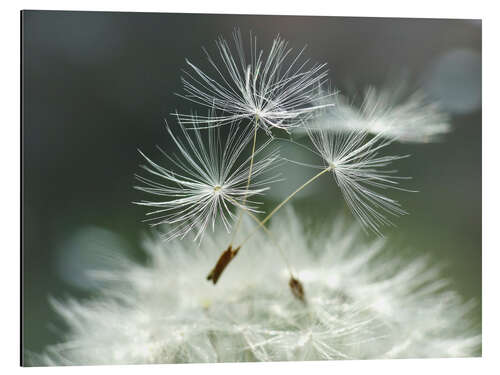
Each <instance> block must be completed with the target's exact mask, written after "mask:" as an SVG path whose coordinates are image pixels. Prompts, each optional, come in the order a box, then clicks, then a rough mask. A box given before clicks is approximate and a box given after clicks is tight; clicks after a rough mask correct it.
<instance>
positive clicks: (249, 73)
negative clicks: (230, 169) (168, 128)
mask: <svg viewBox="0 0 500 375" xmlns="http://www.w3.org/2000/svg"><path fill="white" fill-rule="evenodd" d="M233 41H234V43H233V47H231V45H230V43H229V42H227V41H226V40H225V39H224V38H222V37H219V39H218V40H217V42H216V46H217V52H218V57H219V58H218V59H214V58H213V57H212V56H211V55H210V54H209V53H208V52H207V51H206V50H205V53H206V55H207V58H208V61H209V63H210V66H211V68H212V72H209V73H205V72H204V71H203V70H201V69H200V68H198V67H197V66H195V65H194V64H192V63H191V62H190V61H189V60H186V61H187V64H188V65H189V67H190V69H189V70H186V71H184V74H185V77H183V78H182V83H183V86H184V89H185V92H186V93H185V94H184V95H180V96H181V97H183V98H185V99H187V100H189V101H192V102H194V103H197V104H200V105H202V106H205V107H208V108H210V109H213V110H215V111H216V112H217V114H214V115H212V116H207V117H199V116H198V117H195V116H193V115H190V114H187V115H185V114H181V115H179V116H180V118H181V119H182V120H183V121H185V122H186V123H198V122H200V121H201V122H203V123H205V124H206V123H208V124H210V125H212V126H220V125H224V124H226V123H230V122H232V121H238V120H244V119H246V120H250V121H256V123H257V126H259V127H260V128H262V129H264V130H266V131H267V132H268V134H270V132H271V129H273V128H279V129H284V130H289V129H293V128H295V127H297V126H300V125H301V124H302V121H304V120H305V119H307V118H308V117H309V116H310V115H311V114H312V113H313V112H314V111H316V110H317V109H320V108H326V107H329V106H332V105H333V104H331V103H325V104H318V105H314V102H320V101H324V100H325V98H327V97H329V96H330V94H324V93H322V92H321V91H320V90H318V87H321V86H322V85H323V84H324V83H325V81H326V80H327V75H328V73H327V71H326V69H325V67H326V64H310V63H309V60H307V59H303V58H302V53H303V51H304V49H302V50H301V51H300V52H298V53H294V51H293V50H292V49H291V48H289V47H288V43H287V42H286V41H285V40H283V39H282V38H280V37H279V36H278V37H276V38H275V39H274V41H273V43H272V46H271V48H270V49H269V51H268V52H267V53H264V51H263V50H260V49H258V48H257V38H256V37H254V36H252V34H250V38H249V52H250V53H246V52H245V47H244V43H243V38H242V36H241V33H240V31H239V30H235V31H234V32H233Z"/></svg>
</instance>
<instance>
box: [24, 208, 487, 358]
mask: <svg viewBox="0 0 500 375" xmlns="http://www.w3.org/2000/svg"><path fill="white" fill-rule="evenodd" d="M245 220H246V219H245ZM303 223H304V218H303V217H301V218H299V217H298V216H297V215H296V214H295V213H294V212H293V211H292V210H290V209H289V210H288V211H286V212H284V213H282V214H281V215H280V216H279V217H278V218H277V219H275V220H273V223H272V226H271V229H272V231H273V233H274V234H275V236H276V239H277V240H278V241H279V243H280V244H282V246H283V247H284V248H286V249H287V253H288V256H289V257H290V260H291V261H292V262H293V263H294V265H295V266H296V268H297V272H298V276H299V277H300V279H301V280H302V282H303V283H304V286H305V288H306V296H307V303H306V304H304V303H302V302H301V301H298V300H297V299H295V298H293V297H292V295H291V293H290V291H289V289H288V287H287V280H288V273H287V270H286V268H285V267H284V265H283V263H282V262H281V260H280V259H279V255H278V254H277V251H276V249H275V247H274V246H273V245H272V243H270V242H269V240H268V238H266V237H265V236H264V235H263V234H262V233H260V234H258V235H256V236H255V237H253V238H252V241H251V242H249V243H248V245H247V248H246V249H245V251H243V252H242V253H241V255H239V256H238V258H236V259H235V261H234V264H233V265H232V267H230V268H228V270H227V271H226V274H225V277H224V278H223V279H222V280H221V281H220V283H219V284H218V285H217V288H214V287H213V286H212V285H209V284H208V283H206V282H205V281H204V277H205V271H206V264H207V261H208V260H209V259H210V258H211V257H213V256H215V255H217V254H218V253H219V252H220V248H221V246H223V245H224V244H225V243H227V240H228V239H227V235H226V234H225V231H224V230H223V228H218V229H221V231H220V232H219V231H217V232H216V233H217V236H211V235H210V236H209V235H207V237H206V241H204V243H203V251H199V249H197V248H196V247H193V246H192V242H191V241H188V240H187V239H185V240H179V239H175V240H173V241H170V242H164V241H161V240H160V239H158V238H154V237H149V238H148V239H147V240H146V241H145V243H144V249H145V251H146V252H147V254H148V262H147V263H146V264H139V263H136V262H133V261H129V262H120V264H118V265H117V267H116V268H115V269H109V270H99V271H95V272H90V273H89V274H90V275H91V277H92V278H93V279H94V280H95V281H98V282H99V285H100V288H99V289H98V290H97V295H96V297H95V298H93V299H90V300H83V301H78V300H75V299H68V300H65V301H56V300H52V303H53V306H54V308H55V309H56V311H57V312H58V313H59V314H60V316H61V317H62V318H63V319H64V321H65V323H66V326H67V327H68V328H67V330H66V335H65V340H64V342H62V343H60V344H56V345H53V346H49V347H48V348H47V349H46V350H45V352H44V353H42V354H39V355H35V354H33V355H31V362H32V363H33V364H37V365H72V364H73V365H74V364H80V365H82V364H87V365H88V364H147V363H171V362H181V363H185V362H236V361H282V360H294V361H297V360H327V359H328V360H331V359H370V358H377V359H378V358H423V357H463V356H475V355H480V351H481V335H480V329H479V327H478V325H477V324H476V323H477V321H476V320H475V319H474V316H477V315H474V314H475V313H474V311H475V310H474V309H475V308H476V304H475V302H474V301H464V300H463V299H462V298H461V297H460V296H459V295H458V294H457V293H456V292H454V291H453V290H451V289H450V283H449V281H448V280H446V279H443V278H442V277H441V276H440V270H439V268H438V267H436V266H435V265H432V262H431V259H430V258H428V257H425V256H424V257H419V258H413V259H412V260H410V259H405V260H403V258H400V257H399V256H394V253H391V252H390V248H389V246H388V244H387V242H386V241H385V240H383V239H377V240H375V241H369V242H366V241H365V240H366V239H365V238H364V237H363V236H360V234H361V231H360V230H359V227H357V226H353V225H347V223H345V222H343V221H342V220H341V219H337V220H336V221H335V222H334V223H333V225H331V224H332V223H330V225H329V228H328V230H324V231H319V232H316V233H315V234H314V235H311V234H310V233H309V234H308V233H307V232H306V231H305V230H304V227H303ZM249 225H250V223H248V222H246V223H244V225H243V228H242V230H243V232H245V233H248V230H249V229H250V227H249ZM251 225H253V223H252V224H251ZM263 258H265V259H266V261H265V262H263V261H262V259H263Z"/></svg>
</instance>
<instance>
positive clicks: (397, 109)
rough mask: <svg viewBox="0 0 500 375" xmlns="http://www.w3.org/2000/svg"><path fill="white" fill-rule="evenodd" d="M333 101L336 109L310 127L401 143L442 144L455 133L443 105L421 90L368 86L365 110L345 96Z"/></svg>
mask: <svg viewBox="0 0 500 375" xmlns="http://www.w3.org/2000/svg"><path fill="white" fill-rule="evenodd" d="M323 96H325V95H323ZM330 102H331V103H333V104H335V106H334V107H333V108H331V109H327V110H324V111H321V113H320V114H319V115H318V116H316V118H315V120H314V121H312V122H311V123H310V124H309V125H308V126H309V128H310V129H312V130H314V129H323V130H334V131H340V132H342V131H343V132H348V131H366V132H368V133H371V134H374V135H377V134H382V135H383V136H384V137H387V138H392V139H394V140H396V141H399V142H414V143H422V142H434V141H439V140H440V139H441V137H442V135H443V134H446V133H448V132H449V131H450V130H451V125H450V122H449V121H450V119H449V116H448V115H447V114H446V113H445V112H443V110H442V109H441V108H440V106H439V104H438V103H437V102H433V101H431V100H430V99H429V98H428V97H427V96H426V95H425V94H424V92H423V91H421V90H416V91H414V92H410V91H409V90H408V88H407V86H406V85H405V84H400V85H398V86H396V87H383V88H382V89H380V90H377V89H375V88H374V87H368V88H367V89H366V90H365V93H364V95H363V102H362V104H361V107H357V106H356V105H355V104H353V103H351V102H350V101H349V100H348V99H347V98H346V97H345V96H342V95H336V96H332V99H330ZM318 104H319V103H318ZM321 104H325V102H324V101H323V102H322V103H321ZM301 131H302V132H305V131H306V130H305V129H304V130H302V128H298V129H297V132H301Z"/></svg>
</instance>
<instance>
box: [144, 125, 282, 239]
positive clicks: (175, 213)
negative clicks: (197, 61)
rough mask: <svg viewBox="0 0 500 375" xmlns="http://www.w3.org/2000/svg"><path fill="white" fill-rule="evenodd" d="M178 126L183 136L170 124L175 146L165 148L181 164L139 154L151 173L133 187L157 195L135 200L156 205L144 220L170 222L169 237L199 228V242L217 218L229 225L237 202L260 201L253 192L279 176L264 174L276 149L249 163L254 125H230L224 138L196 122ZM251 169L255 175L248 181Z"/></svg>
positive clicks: (248, 204) (250, 204) (257, 152)
mask: <svg viewBox="0 0 500 375" xmlns="http://www.w3.org/2000/svg"><path fill="white" fill-rule="evenodd" d="M178 128H179V129H180V133H181V134H182V137H180V136H175V135H174V133H173V132H172V130H171V129H170V128H169V127H168V126H167V130H168V133H169V135H170V138H171V139H172V140H173V141H174V143H175V145H176V146H177V150H176V151H174V152H170V153H168V154H167V153H166V152H164V151H162V153H163V155H164V157H165V158H166V159H167V160H168V161H170V163H171V164H173V165H174V166H176V167H177V172H175V171H173V170H168V169H166V168H164V167H162V166H161V165H160V164H161V163H160V164H158V163H156V162H154V161H152V160H151V159H149V158H148V157H146V156H145V155H144V154H142V153H141V154H142V155H143V156H144V158H145V160H146V162H147V164H146V165H143V166H142V167H143V169H144V170H146V171H147V172H148V177H143V176H139V175H136V178H137V179H138V180H139V181H140V182H141V183H142V185H141V186H136V187H135V188H136V189H138V190H141V191H144V192H146V193H148V194H149V195H150V196H152V198H150V199H154V200H142V201H140V202H135V203H136V204H139V205H142V206H146V207H148V208H152V209H153V210H152V211H150V212H148V213H147V214H146V215H147V216H148V217H149V218H148V219H147V220H146V221H149V222H152V224H151V225H152V226H158V225H163V224H169V225H170V226H171V227H170V229H169V230H168V231H167V232H166V233H165V234H164V237H165V238H166V239H171V238H174V237H181V238H182V237H184V236H185V235H186V234H188V233H189V232H195V236H194V239H195V240H199V241H201V239H202V238H203V234H204V233H205V231H206V229H207V228H209V227H212V230H213V229H214V227H215V223H216V221H217V220H220V222H222V223H223V224H224V226H225V228H226V230H227V231H229V230H230V228H231V224H232V221H233V219H234V213H233V210H234V207H235V206H237V207H243V206H244V207H246V208H247V209H248V210H250V211H256V209H255V206H256V204H257V203H258V202H255V201H253V197H254V196H256V195H261V194H262V193H263V192H264V191H266V190H267V189H268V187H267V185H268V184H270V183H272V182H273V181H274V180H275V178H274V177H268V178H260V177H262V175H263V174H264V173H266V172H268V171H269V170H270V169H272V168H273V164H275V162H276V161H277V159H278V151H277V150H274V151H272V152H270V153H268V154H267V155H266V157H265V158H262V159H261V160H256V161H255V162H254V163H253V165H252V168H250V165H251V160H250V158H249V157H244V156H243V155H244V151H245V150H246V149H247V146H248V144H249V141H250V139H252V134H253V132H252V131H251V129H248V128H244V127H239V126H238V124H231V126H230V129H229V134H228V135H227V136H226V137H224V139H222V137H221V134H220V129H214V128H208V129H200V128H198V127H197V126H196V125H195V126H194V128H192V129H190V130H187V129H186V128H185V127H184V126H183V124H182V122H181V123H179V126H178ZM204 139H205V141H204ZM268 143H269V141H268V142H266V143H264V144H263V145H261V146H260V147H258V148H257V149H256V150H255V155H254V157H257V158H258V157H259V156H260V153H261V152H262V151H263V150H264V149H265V148H266V146H267V144H268ZM160 150H161V149H160ZM274 166H275V165H274ZM250 172H251V177H252V179H251V181H250V184H249V185H248V186H247V183H248V178H249V174H250ZM249 197H250V199H248V198H249Z"/></svg>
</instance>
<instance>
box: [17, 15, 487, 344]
mask: <svg viewBox="0 0 500 375" xmlns="http://www.w3.org/2000/svg"><path fill="white" fill-rule="evenodd" d="M234 27H239V28H240V29H241V31H242V33H243V35H244V36H247V32H248V31H250V30H252V31H253V32H254V34H256V35H257V37H258V40H259V47H262V48H267V47H268V46H269V45H270V43H271V42H272V39H273V37H274V36H275V35H276V34H278V33H279V34H280V35H281V36H282V37H283V38H285V39H286V40H288V41H289V42H290V47H293V48H296V49H300V48H302V47H303V46H304V45H306V44H307V45H308V48H307V50H306V56H307V57H310V58H311V59H312V60H313V61H318V62H327V63H328V66H329V75H330V79H331V81H332V83H333V86H335V87H337V88H339V89H340V90H341V91H342V93H344V94H346V95H349V96H351V95H356V93H359V92H360V91H361V90H362V89H363V88H364V87H366V86H367V85H375V86H376V87H380V86H382V85H384V84H386V83H391V82H392V81H395V80H396V81H397V80H398V79H401V77H402V75H401V74H400V73H404V74H405V76H406V77H408V79H410V80H411V81H412V83H413V84H414V85H415V86H416V87H422V88H424V89H425V90H426V91H427V93H428V94H429V95H431V96H432V97H434V98H435V99H437V100H440V101H441V103H442V105H443V107H444V108H445V109H446V110H447V111H448V113H449V114H450V115H451V122H452V125H453V128H454V130H453V132H452V133H450V134H448V135H447V136H445V138H444V141H443V142H441V143H432V144H416V145H414V144H410V145H409V144H396V145H393V146H391V148H392V150H390V151H393V152H397V153H403V154H406V153H410V154H412V157H411V158H408V159H404V160H403V161H400V162H398V165H397V166H398V169H399V170H400V172H401V173H400V174H401V175H405V176H412V177H413V180H411V181H410V183H409V184H408V186H409V187H410V188H413V189H416V190H419V193H416V194H408V193H401V194H398V193H394V194H393V195H392V196H394V197H396V198H398V199H399V200H400V201H401V202H402V203H403V206H404V207H405V208H406V209H407V210H408V211H409V212H410V215H408V216H405V217H402V218H399V219H398V220H397V225H398V226H397V228H388V229H387V230H386V234H387V237H389V238H390V239H391V241H392V243H393V244H395V246H400V247H401V249H402V251H401V253H402V254H406V255H409V256H416V255H419V254H427V253H431V254H432V256H433V259H435V262H436V263H444V264H445V265H446V268H445V276H448V277H450V278H451V279H452V280H453V284H454V287H455V289H456V290H457V291H459V292H460V293H461V294H462V295H463V296H464V297H465V298H467V299H469V298H475V299H476V300H477V301H479V302H480V301H481V21H476V20H435V19H388V18H387V19H384V18H342V17H340V18H336V17H302V16H301V17H293V16H234V15H197V14H160V13H158V14H152V13H149V14H148V13H106V12H55V11H24V12H23V14H22V32H23V34H22V36H23V40H22V49H23V67H22V68H23V95H24V101H23V115H24V134H23V146H24V151H23V152H24V171H23V176H24V217H23V220H24V221H23V224H24V260H23V271H24V276H23V277H24V279H23V281H24V295H23V302H24V310H23V322H24V330H23V343H24V348H25V349H27V350H29V351H36V352H39V351H41V350H42V349H43V348H44V347H45V346H46V345H48V344H51V343H56V342H58V341H59V338H60V334H61V332H60V331H59V328H58V327H60V323H61V322H60V320H59V318H58V317H57V315H56V314H55V313H54V312H53V311H52V309H51V307H50V305H49V302H48V297H49V295H50V296H54V297H64V296H67V295H72V296H77V297H85V296H88V295H89V293H90V288H91V285H89V283H88V281H87V280H86V279H85V277H84V273H83V270H84V269H86V268H89V267H93V266H95V265H96V262H99V261H98V260H96V259H98V258H99V256H96V254H97V255H98V254H99V252H100V251H101V250H102V251H103V252H105V251H107V249H108V248H109V247H113V246H114V247H117V248H122V249H123V248H124V249H125V250H126V251H127V252H129V253H130V254H132V255H133V256H137V257H138V258H140V256H141V252H140V248H139V244H140V240H141V234H142V233H143V232H144V231H146V230H147V226H146V224H144V223H142V222H141V220H142V219H143V215H144V212H145V211H144V209H143V208H141V207H137V206H134V205H132V204H131V202H132V201H134V200H140V199H142V198H143V195H142V194H141V192H138V191H136V190H134V189H133V188H132V186H133V185H134V184H135V181H134V177H133V175H134V173H136V172H138V165H139V164H141V163H142V160H141V159H140V157H139V155H138V153H137V151H136V149H137V148H140V149H141V150H143V151H145V152H146V153H147V154H149V155H151V156H152V157H154V158H156V160H159V159H158V158H159V156H160V155H159V153H158V152H157V150H155V148H154V146H155V145H156V144H159V145H160V146H162V148H164V149H165V150H167V151H168V150H171V149H172V144H171V142H170V140H169V139H168V138H167V136H166V132H165V130H164V127H163V119H164V118H169V117H170V115H169V114H170V113H171V112H173V110H175V109H178V110H179V111H181V112H184V113H185V112H187V111H189V109H191V108H192V107H193V105H192V104H190V103H186V102H183V100H182V99H180V98H179V97H177V96H175V95H174V93H175V92H179V93H180V92H182V87H181V81H180V75H181V69H184V68H185V67H186V65H185V60H184V59H185V58H186V57H188V58H189V59H190V61H192V62H194V63H195V64H196V65H198V66H199V67H201V68H205V67H206V66H207V63H206V59H205V57H204V55H203V52H202V50H201V48H202V47H203V46H204V47H206V48H208V50H209V51H210V50H211V51H214V47H215V46H214V40H215V39H216V38H217V36H218V35H219V34H221V35H223V36H225V37H226V38H230V37H231V32H232V30H233V28H234ZM283 152H284V153H287V155H289V156H290V155H292V156H294V155H295V156H297V159H299V160H300V157H301V154H299V152H301V151H300V150H296V149H295V150H293V149H287V148H286V147H285V149H284V150H283ZM287 168H288V167H287ZM286 173H288V176H289V178H290V180H289V182H288V183H287V184H282V185H277V186H275V187H274V189H273V193H272V194H271V195H270V199H269V200H268V201H267V204H268V205H269V206H268V207H271V206H272V205H274V204H276V200H277V199H279V198H280V197H281V196H283V195H286V194H287V193H289V192H291V191H292V190H293V188H294V187H295V186H296V185H298V184H299V183H300V182H302V181H304V178H306V177H307V176H310V175H311V174H312V173H314V171H310V170H304V168H300V167H293V168H292V167H290V168H289V169H287V170H286ZM332 191H333V193H332ZM273 199H275V200H273ZM294 206H295V207H297V208H298V209H300V210H303V211H304V213H307V212H309V213H310V214H311V215H312V214H314V215H315V216H316V217H321V218H323V217H328V216H331V217H332V218H333V217H334V215H335V214H336V213H337V212H338V211H339V210H340V211H341V212H346V209H345V205H344V203H343V201H342V199H341V195H340V194H339V193H338V191H337V189H336V188H333V187H332V183H331V180H328V179H326V178H325V179H322V180H320V181H318V182H317V183H316V184H315V185H314V186H311V187H309V190H306V191H304V193H303V194H301V195H300V196H299V197H298V198H297V199H296V200H295V202H294ZM368 237H369V236H368ZM368 239H369V238H368ZM408 249H409V250H408ZM480 314H481V309H480V308H479V309H478V311H477V320H478V322H479V324H480V319H481V315H480Z"/></svg>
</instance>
